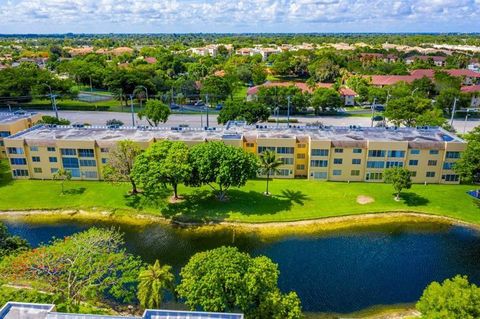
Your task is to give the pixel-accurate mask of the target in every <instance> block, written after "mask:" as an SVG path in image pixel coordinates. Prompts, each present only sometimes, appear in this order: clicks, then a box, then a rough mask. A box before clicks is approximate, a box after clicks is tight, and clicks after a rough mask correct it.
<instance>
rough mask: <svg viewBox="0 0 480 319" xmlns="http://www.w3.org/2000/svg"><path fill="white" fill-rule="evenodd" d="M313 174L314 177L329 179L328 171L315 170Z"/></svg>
mask: <svg viewBox="0 0 480 319" xmlns="http://www.w3.org/2000/svg"><path fill="white" fill-rule="evenodd" d="M312 176H313V178H314V179H327V172H314V173H312Z"/></svg>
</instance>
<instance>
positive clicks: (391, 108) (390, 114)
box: [385, 96, 433, 126]
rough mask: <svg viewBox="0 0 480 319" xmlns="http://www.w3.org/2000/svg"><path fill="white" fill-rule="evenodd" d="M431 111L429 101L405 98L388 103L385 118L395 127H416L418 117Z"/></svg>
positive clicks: (430, 102)
mask: <svg viewBox="0 0 480 319" xmlns="http://www.w3.org/2000/svg"><path fill="white" fill-rule="evenodd" d="M432 109H433V106H432V101H431V100H429V99H423V98H419V97H412V96H407V97H403V98H398V99H394V100H391V101H389V102H388V105H387V108H386V110H385V116H386V117H387V118H388V119H389V120H390V121H391V122H393V123H394V124H395V125H397V126H400V125H405V126H416V125H417V121H418V118H419V116H421V115H422V114H424V113H425V112H427V111H431V110H432Z"/></svg>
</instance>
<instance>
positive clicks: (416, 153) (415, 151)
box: [410, 149, 420, 155]
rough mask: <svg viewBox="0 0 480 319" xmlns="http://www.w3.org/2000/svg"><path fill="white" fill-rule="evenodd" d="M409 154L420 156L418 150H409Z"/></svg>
mask: <svg viewBox="0 0 480 319" xmlns="http://www.w3.org/2000/svg"><path fill="white" fill-rule="evenodd" d="M410 154H412V155H419V154H420V150H418V149H411V150H410Z"/></svg>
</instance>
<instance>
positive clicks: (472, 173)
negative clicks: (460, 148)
mask: <svg viewBox="0 0 480 319" xmlns="http://www.w3.org/2000/svg"><path fill="white" fill-rule="evenodd" d="M465 139H466V140H467V141H468V144H467V148H466V150H465V151H464V152H463V153H462V156H461V158H460V159H459V160H458V161H457V162H456V163H455V165H454V170H455V172H456V173H457V174H459V175H460V177H461V179H462V181H464V182H466V183H472V182H473V183H478V182H480V126H477V127H476V128H475V129H473V131H471V132H470V133H469V134H467V135H466V136H465Z"/></svg>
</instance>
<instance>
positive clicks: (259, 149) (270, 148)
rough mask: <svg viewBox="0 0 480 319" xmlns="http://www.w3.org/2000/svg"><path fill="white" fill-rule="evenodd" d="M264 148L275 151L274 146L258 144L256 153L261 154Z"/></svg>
mask: <svg viewBox="0 0 480 319" xmlns="http://www.w3.org/2000/svg"><path fill="white" fill-rule="evenodd" d="M266 150H269V151H273V152H275V147H273V146H259V147H258V154H262V153H263V152H265V151H266Z"/></svg>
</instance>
